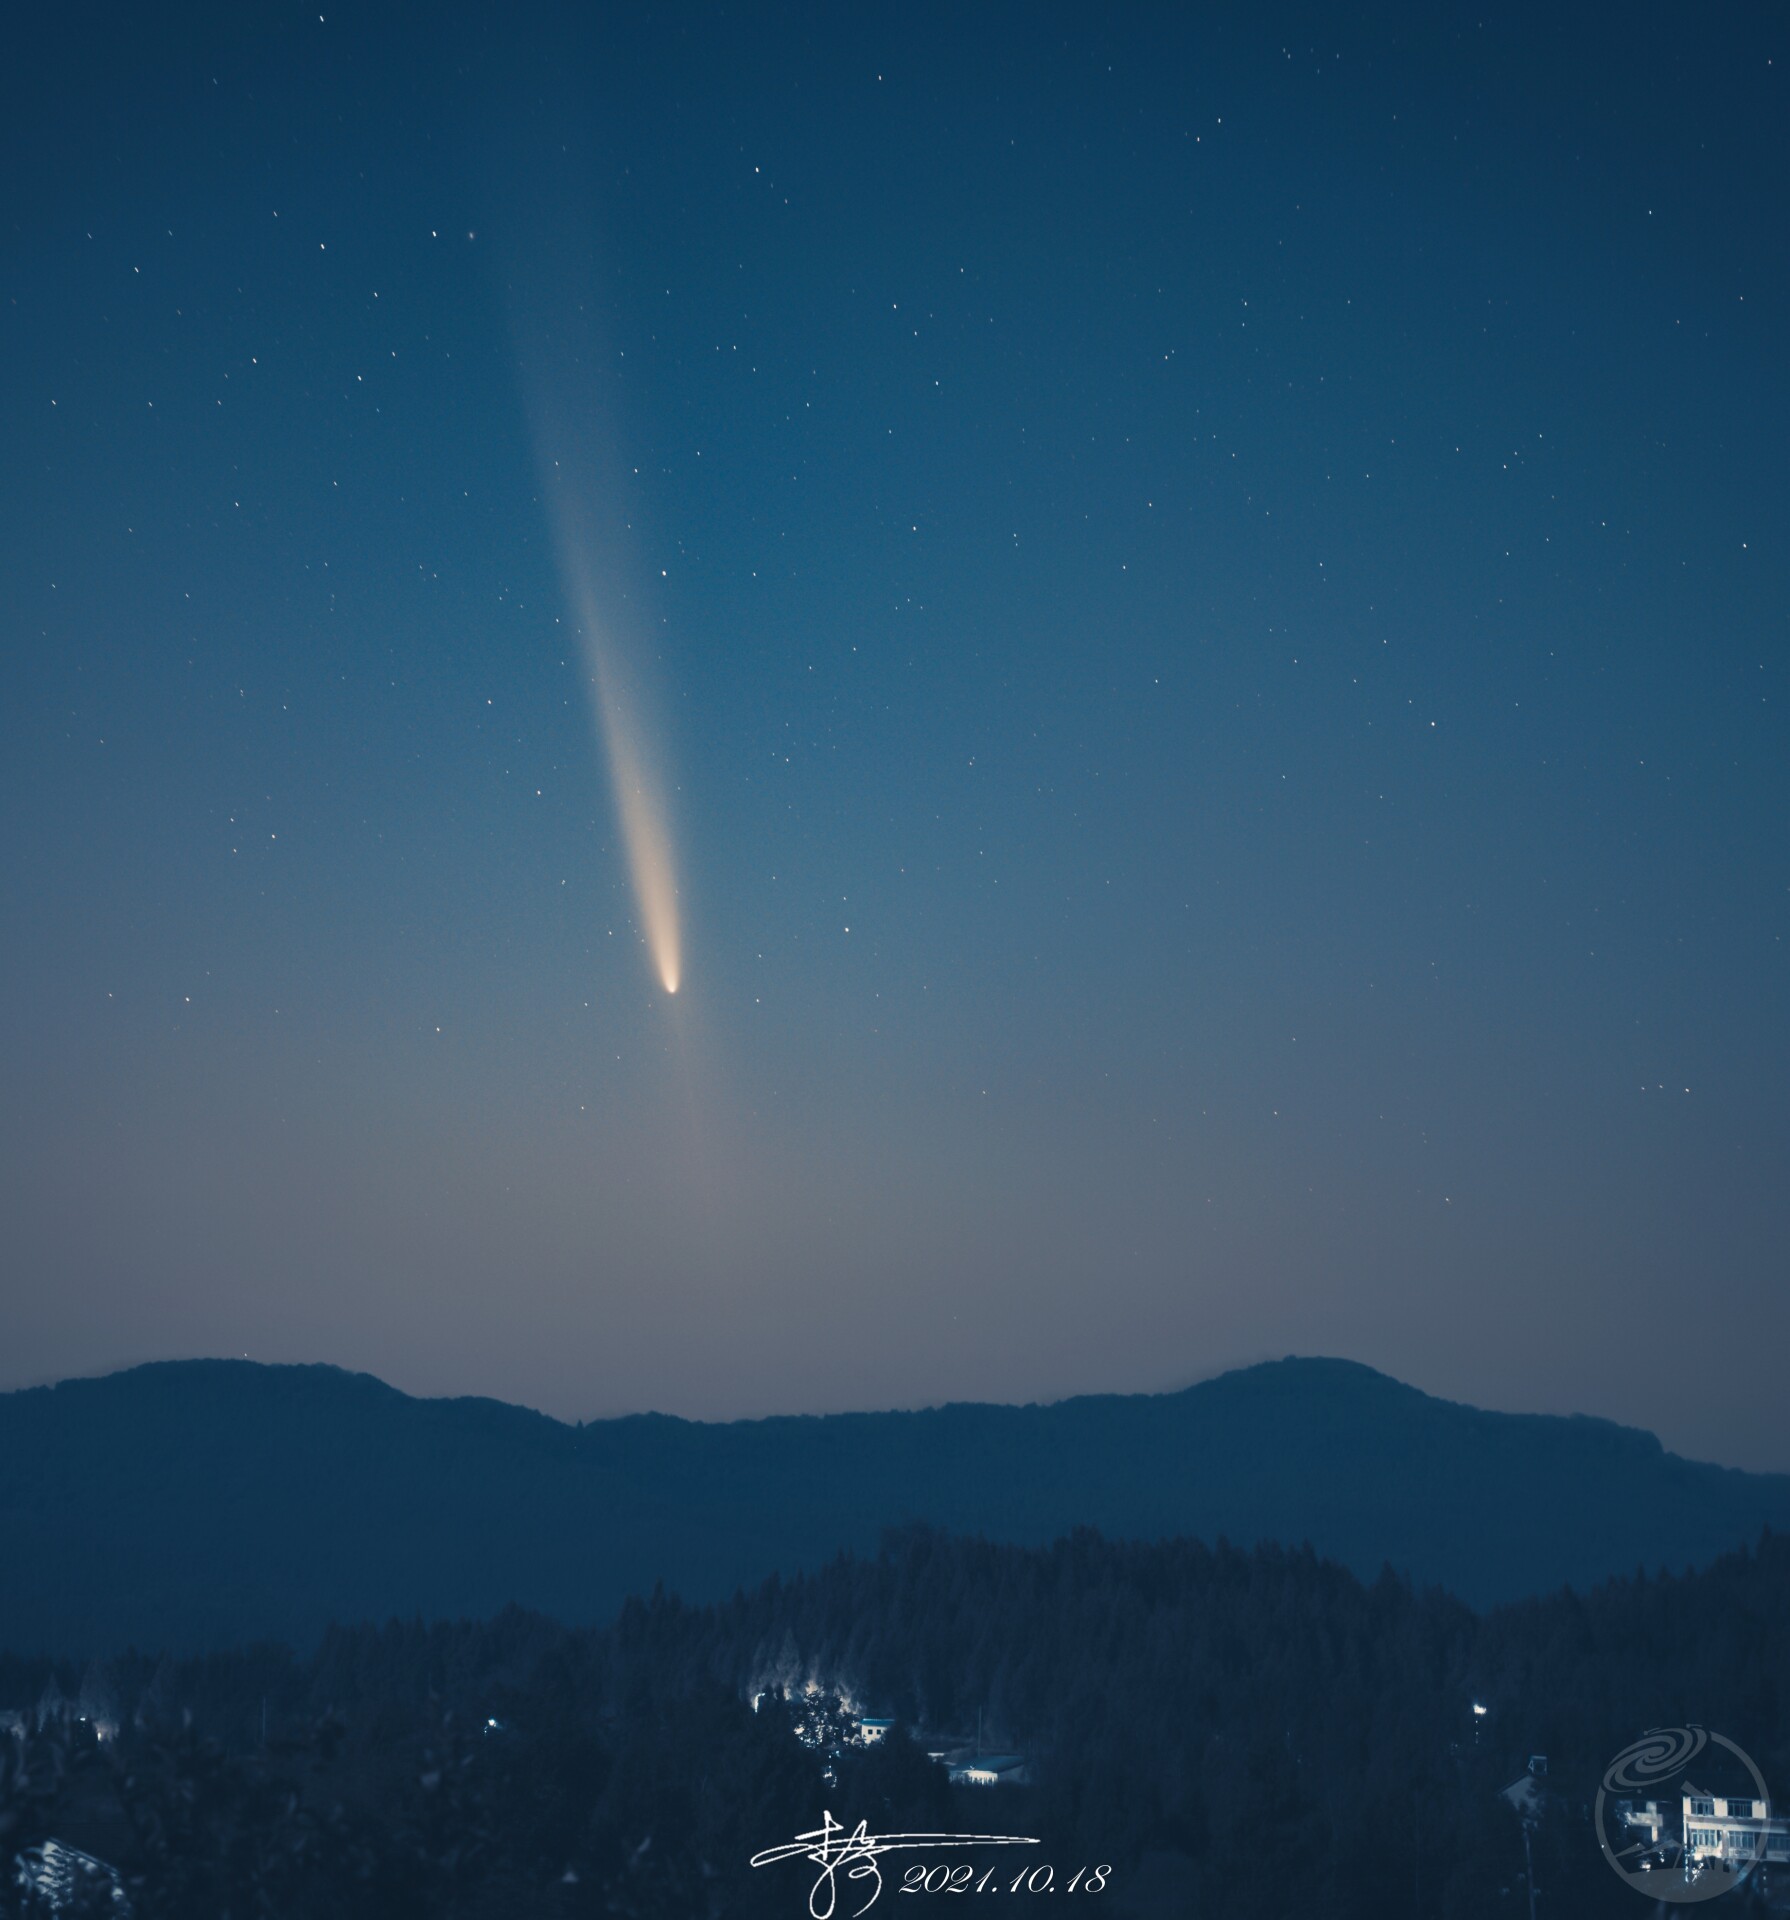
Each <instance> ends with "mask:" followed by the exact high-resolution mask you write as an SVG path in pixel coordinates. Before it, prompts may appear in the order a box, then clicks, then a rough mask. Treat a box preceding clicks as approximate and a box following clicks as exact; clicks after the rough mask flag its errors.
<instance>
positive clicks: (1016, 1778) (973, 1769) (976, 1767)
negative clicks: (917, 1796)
mask: <svg viewBox="0 0 1790 1920" xmlns="http://www.w3.org/2000/svg"><path fill="white" fill-rule="evenodd" d="M950 1778H951V1784H952V1785H953V1786H965V1787H1026V1786H1030V1785H1031V1782H1032V1770H1031V1768H1030V1767H1029V1766H1027V1765H1026V1757H1025V1755H1024V1754H1023V1753H979V1754H977V1755H975V1756H974V1758H972V1759H969V1760H964V1761H961V1762H960V1763H959V1764H958V1765H956V1766H954V1767H953V1768H952V1769H951V1776H950Z"/></svg>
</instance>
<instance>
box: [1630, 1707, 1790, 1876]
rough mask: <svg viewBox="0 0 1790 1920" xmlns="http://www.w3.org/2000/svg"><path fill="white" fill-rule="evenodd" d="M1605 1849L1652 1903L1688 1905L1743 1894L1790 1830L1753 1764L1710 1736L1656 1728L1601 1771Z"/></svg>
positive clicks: (1692, 1729)
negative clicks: (1776, 1816)
mask: <svg viewBox="0 0 1790 1920" xmlns="http://www.w3.org/2000/svg"><path fill="white" fill-rule="evenodd" d="M1594 1817H1595V1819H1596V1822H1597V1838H1598V1844H1599V1845H1600V1846H1601V1847H1602V1848H1603V1855H1604V1858H1605V1859H1606V1860H1607V1861H1609V1863H1610V1867H1611V1870H1612V1871H1613V1872H1615V1873H1617V1874H1618V1875H1620V1876H1621V1878H1622V1879H1624V1880H1625V1881H1627V1882H1628V1884H1629V1885H1630V1886H1631V1887H1633V1888H1634V1889H1635V1891H1636V1892H1637V1893H1640V1894H1645V1895H1646V1897H1647V1898H1648V1899H1650V1900H1660V1901H1665V1902H1668V1903H1670V1904H1673V1905H1688V1904H1689V1903H1690V1902H1692V1901H1694V1900H1719V1899H1720V1898H1721V1896H1722V1895H1723V1894H1724V1893H1732V1892H1733V1891H1734V1889H1735V1888H1736V1887H1739V1886H1744V1885H1745V1884H1746V1882H1747V1880H1748V1878H1749V1877H1750V1876H1751V1874H1752V1873H1753V1870H1754V1869H1755V1868H1756V1867H1759V1866H1762V1865H1763V1864H1764V1862H1765V1860H1766V1859H1767V1857H1768V1855H1769V1854H1771V1853H1773V1852H1776V1853H1777V1854H1778V1855H1779V1857H1780V1858H1782V1857H1785V1855H1786V1853H1787V1852H1790V1824H1787V1823H1786V1822H1784V1821H1782V1820H1779V1821H1775V1822H1774V1821H1773V1819H1772V1817H1771V1796H1770V1794H1769V1793H1768V1792H1767V1791H1766V1788H1765V1777H1764V1775H1763V1774H1761V1773H1760V1771H1759V1769H1758V1768H1757V1767H1756V1766H1755V1765H1754V1764H1753V1760H1752V1756H1751V1755H1750V1754H1748V1753H1746V1752H1744V1751H1743V1750H1742V1749H1741V1748H1739V1747H1737V1746H1736V1745H1735V1744H1734V1742H1733V1741H1732V1740H1730V1739H1728V1738H1726V1737H1725V1736H1724V1735H1722V1734H1719V1733H1711V1732H1710V1731H1709V1729H1708V1728H1706V1727H1699V1726H1687V1727H1654V1728H1651V1729H1650V1730H1649V1731H1648V1732H1646V1733H1644V1734H1642V1736H1641V1737H1640V1739H1639V1740H1637V1741H1635V1742H1634V1744H1633V1745H1632V1746H1628V1747H1624V1748H1623V1750H1622V1751H1621V1752H1620V1753H1619V1754H1617V1756H1616V1757H1615V1759H1614V1760H1612V1761H1611V1762H1610V1764H1609V1765H1608V1766H1607V1767H1606V1768H1605V1769H1604V1777H1603V1783H1602V1784H1601V1785H1600V1786H1599V1788H1598V1790H1597V1807H1596V1811H1595V1816H1594Z"/></svg>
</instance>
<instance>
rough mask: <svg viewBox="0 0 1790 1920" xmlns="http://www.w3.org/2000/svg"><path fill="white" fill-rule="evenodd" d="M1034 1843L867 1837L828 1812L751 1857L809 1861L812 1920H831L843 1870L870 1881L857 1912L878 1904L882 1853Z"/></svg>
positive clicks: (1018, 1838) (1029, 1843) (1014, 1837)
mask: <svg viewBox="0 0 1790 1920" xmlns="http://www.w3.org/2000/svg"><path fill="white" fill-rule="evenodd" d="M1037 1844H1038V1842H1037V1841H1036V1840H1035V1839H1031V1838H1028V1837H1027V1836H1026V1835H1024V1834H1018V1833H869V1832H867V1831H866V1830H865V1823H864V1822H863V1821H862V1820H860V1821H859V1822H858V1824H857V1825H856V1826H855V1827H853V1828H852V1829H851V1831H850V1832H849V1833H848V1832H847V1831H846V1830H845V1828H844V1827H842V1826H841V1825H840V1824H839V1822H838V1821H837V1820H835V1819H834V1818H833V1816H832V1814H831V1813H822V1815H821V1824H820V1825H819V1826H818V1827H816V1828H814V1829H813V1830H812V1831H811V1832H809V1833H798V1834H797V1835H796V1837H795V1838H794V1839H793V1840H791V1841H788V1842H786V1843H785V1844H784V1845H783V1846H781V1847H766V1848H765V1850H764V1852H763V1853H755V1854H754V1855H753V1856H752V1864H753V1866H755V1867H768V1866H770V1865H772V1864H773V1863H774V1862H775V1861H778V1860H807V1861H810V1862H812V1863H813V1864H814V1865H815V1866H817V1867H819V1868H820V1872H819V1874H818V1875H816V1877H815V1881H814V1886H813V1888H812V1889H811V1890H810V1892H809V1895H808V1911H809V1913H810V1914H812V1915H813V1916H814V1920H833V1904H834V1901H835V1900H836V1899H837V1898H838V1893H837V1887H836V1884H835V1883H836V1878H837V1876H838V1874H839V1873H840V1872H842V1871H843V1873H844V1874H845V1876H846V1878H847V1879H848V1880H868V1881H869V1882H870V1898H869V1899H868V1900H866V1901H865V1902H864V1904H863V1905H862V1906H861V1907H859V1908H858V1910H857V1914H854V1915H853V1916H852V1920H858V1914H865V1913H868V1912H869V1911H870V1909H871V1908H872V1907H873V1906H875V1905H876V1897H877V1895H878V1894H879V1893H881V1892H882V1890H883V1876H882V1869H881V1868H880V1867H878V1865H877V1861H878V1860H879V1859H880V1858H881V1857H882V1855H883V1854H885V1853H912V1852H914V1851H915V1850H916V1849H921V1848H924V1849H925V1850H927V1851H928V1852H930V1851H933V1850H934V1849H936V1848H940V1847H1035V1846H1036V1845H1037Z"/></svg>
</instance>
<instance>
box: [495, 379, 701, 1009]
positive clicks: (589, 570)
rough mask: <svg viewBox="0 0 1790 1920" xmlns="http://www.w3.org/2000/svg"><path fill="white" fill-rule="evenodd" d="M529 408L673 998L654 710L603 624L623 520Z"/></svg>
mask: <svg viewBox="0 0 1790 1920" xmlns="http://www.w3.org/2000/svg"><path fill="white" fill-rule="evenodd" d="M530 411H531V423H532V425H533V428H534V440H535V453H536V458H537V461H538V463H539V468H540V473H541V482H542V493H543V495H544V499H545V504H546V507H547V513H548V519H549V524H550V525H551V527H552V531H553V546H554V555H555V558H556V559H557V561H558V563H559V575H560V580H561V583H562V585H563V587H564V589H565V594H566V599H567V601H568V602H569V603H570V607H571V610H572V612H573V614H574V615H575V617H576V620H577V624H578V628H579V642H580V646H581V648H582V651H583V655H584V677H585V687H586V691H587V693H588V694H589V698H590V709H591V720H592V722H593V725H594V728H595V732H596V736H597V748H598V751H599V752H600V753H601V754H602V756H603V758H604V760H605V761H607V762H608V766H609V779H610V784H611V786H612V788H613V790H614V793H615V810H616V816H617V819H618V821H619V823H620V825H621V835H622V848H623V851H624V853H625V855H626V858H627V864H628V878H629V881H630V883H631V884H632V886H633V889H634V900H635V905H636V908H637V910H638V913H639V916H640V929H641V932H642V933H643V934H644V935H645V938H646V945H647V951H648V953H649V954H650V955H651V957H652V963H653V968H654V971H655V972H656V973H657V974H658V976H659V984H660V985H661V986H662V987H663V988H664V989H665V991H666V992H667V993H676V992H677V990H678V986H679V984H680V983H681V981H682V979H683V946H682V940H681V934H680V928H679V922H678V892H677V864H676V861H675V859H674V858H673V854H672V841H671V810H670V807H669V805H668V803H667V794H666V789H665V783H664V780H663V778H662V777H661V773H660V766H661V762H660V759H659V756H658V755H656V754H655V753H654V752H653V751H652V743H653V739H654V729H653V728H652V727H651V726H649V724H648V715H649V709H648V707H647V706H646V704H645V703H644V702H643V700H642V698H641V696H640V688H639V683H638V679H637V676H636V675H635V674H634V673H631V672H630V671H629V668H630V666H631V665H633V664H634V663H633V662H631V661H630V659H629V656H628V648H627V644H626V642H627V639H628V635H627V634H626V633H625V632H623V633H619V634H618V633H616V632H614V631H612V630H611V628H610V625H609V623H608V622H607V621H606V620H605V619H604V617H603V614H602V612H601V607H602V605H603V601H602V597H601V596H600V595H599V594H598V592H597V579H596V574H595V572H594V569H595V568H596V567H597V566H599V565H602V566H604V567H605V569H606V570H607V571H610V572H612V573H614V574H616V575H618V576H620V575H623V574H625V573H626V571H627V565H626V562H625V560H623V559H621V558H620V557H619V556H618V555H617V554H616V552H615V548H616V545H617V542H616V540H615V537H614V532H613V529H614V526H615V523H616V521H617V520H618V519H619V518H620V517H621V516H619V515H617V514H614V513H610V514H608V515H604V514H602V513H600V512H594V511H593V503H594V502H596V501H598V500H600V499H601V498H602V493H603V489H602V488H601V487H600V486H599V485H597V484H596V483H594V482H592V481H590V480H589V479H588V478H586V479H585V480H583V481H581V480H580V479H579V478H578V477H577V475H578V474H579V472H580V469H581V468H584V467H588V464H589V463H588V461H587V460H581V459H580V458H578V456H577V454H576V452H574V451H573V450H572V449H571V448H567V447H564V446H563V444H562V446H561V447H560V448H559V449H558V450H559V451H564V452H566V454H567V465H566V466H564V467H562V465H561V462H560V460H559V458H557V457H556V451H555V449H554V447H553V441H554V440H555V438H556V437H558V436H556V435H554V433H553V432H552V431H551V429H550V427H549V424H548V423H549V422H550V421H552V420H554V419H556V418H557V417H558V414H557V412H556V411H555V410H552V409H549V408H548V407H547V406H546V405H544V404H539V403H537V404H536V405H535V406H534V407H532V408H531V410H530ZM605 524H607V526H608V527H609V528H610V529H611V533H610V537H609V539H607V540H604V539H602V538H601V537H600V536H599V531H598V530H599V528H601V527H603V526H604V525H605Z"/></svg>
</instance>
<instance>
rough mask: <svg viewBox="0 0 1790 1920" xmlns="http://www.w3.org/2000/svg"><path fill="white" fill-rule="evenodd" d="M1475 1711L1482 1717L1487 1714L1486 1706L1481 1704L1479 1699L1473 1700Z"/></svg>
mask: <svg viewBox="0 0 1790 1920" xmlns="http://www.w3.org/2000/svg"><path fill="white" fill-rule="evenodd" d="M1473 1711H1474V1712H1475V1713H1476V1714H1478V1715H1479V1716H1480V1717H1481V1718H1482V1719H1483V1718H1484V1716H1485V1708H1484V1707H1482V1706H1481V1705H1480V1704H1479V1702H1478V1701H1477V1700H1475V1701H1474V1702H1473Z"/></svg>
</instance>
